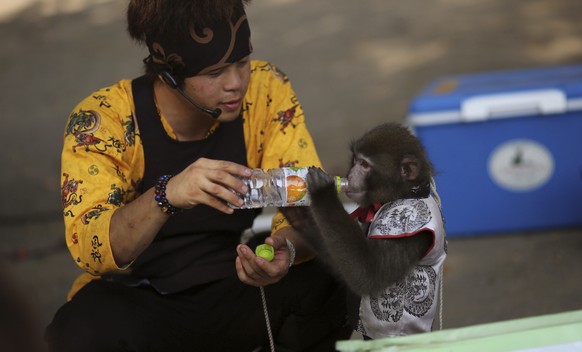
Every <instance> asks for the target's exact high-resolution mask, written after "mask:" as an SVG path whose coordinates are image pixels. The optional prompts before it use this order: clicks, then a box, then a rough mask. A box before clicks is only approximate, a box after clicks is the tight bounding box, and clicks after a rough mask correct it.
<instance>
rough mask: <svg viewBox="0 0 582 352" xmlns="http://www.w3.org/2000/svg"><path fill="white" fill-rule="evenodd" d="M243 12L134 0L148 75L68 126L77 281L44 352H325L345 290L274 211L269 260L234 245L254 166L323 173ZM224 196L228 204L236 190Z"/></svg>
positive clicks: (232, 3) (68, 221) (295, 106)
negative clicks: (273, 349) (256, 54)
mask: <svg viewBox="0 0 582 352" xmlns="http://www.w3.org/2000/svg"><path fill="white" fill-rule="evenodd" d="M245 4H246V2H244V1H241V0H221V1H216V0H197V1H187V0H178V1H176V0H132V1H130V3H129V7H128V12H127V19H128V32H129V34H130V36H131V37H132V38H134V39H135V40H137V41H138V42H141V43H144V44H146V45H147V47H148V50H149V53H150V55H149V56H148V57H147V58H146V59H145V60H144V62H145V66H146V74H145V75H144V76H142V77H140V78H137V79H134V80H121V81H119V82H118V83H116V84H114V85H112V86H110V87H107V88H104V89H101V90H98V91H96V92H94V93H93V94H91V95H90V96H89V97H87V98H86V99H84V100H83V101H81V102H80V103H79V104H78V105H77V106H76V107H75V108H74V110H73V112H72V113H71V115H70V117H69V120H68V123H67V126H66V130H65V137H64V146H63V154H62V175H63V176H62V201H63V208H64V218H65V227H66V240H67V245H68V247H69V250H70V252H71V254H72V255H73V258H74V260H75V261H76V262H77V264H78V265H79V266H80V267H81V268H83V269H84V270H85V271H86V273H85V274H83V275H82V276H81V277H79V278H78V279H77V280H76V282H75V283H74V285H73V287H72V289H71V292H70V293H69V297H68V299H69V302H67V303H66V304H65V305H64V306H63V307H62V308H61V309H60V310H59V311H58V312H57V314H56V315H55V318H54V320H53V322H52V323H51V324H50V325H49V327H48V328H47V335H46V339H47V341H48V343H49V345H50V347H51V349H52V350H54V351H69V350H71V351H78V350H83V351H92V350H95V351H145V350H148V351H223V350H224V351H234V350H236V351H253V350H260V349H261V348H263V350H266V346H267V345H268V336H267V325H266V322H265V316H264V312H263V310H262V305H261V304H262V302H261V297H260V292H259V289H258V288H256V287H259V286H261V287H262V286H264V287H265V292H266V302H267V306H268V308H269V309H268V316H269V319H270V322H271V327H272V332H273V336H274V339H275V344H276V345H277V350H289V351H326V350H330V351H331V350H334V344H335V341H336V340H338V339H345V338H348V337H349V334H350V332H349V328H348V327H347V326H346V325H345V324H344V323H345V322H344V317H345V308H344V302H343V297H344V294H343V288H342V287H341V286H340V285H338V283H337V282H336V281H335V279H334V278H332V277H330V276H329V274H328V273H326V272H325V271H324V270H323V269H322V268H321V267H320V266H319V265H318V264H317V263H315V262H313V261H310V260H309V259H310V258H312V256H313V253H311V251H310V249H309V248H308V247H307V246H306V245H305V244H304V243H303V242H302V241H301V240H300V237H299V236H298V234H297V233H296V232H295V230H293V229H292V228H291V227H290V226H289V225H288V223H287V221H286V220H285V218H284V217H283V216H282V215H281V214H280V213H277V214H276V215H275V216H274V218H273V226H272V233H271V235H270V236H268V237H267V238H266V239H265V240H264V241H265V242H266V243H268V244H270V245H272V246H273V247H274V249H275V258H274V259H273V261H272V262H267V261H265V260H264V259H262V258H260V257H257V256H255V255H254V253H253V246H252V245H250V244H249V245H247V244H242V243H240V238H241V234H242V232H243V231H244V230H245V229H247V228H249V227H250V226H251V225H252V222H253V219H254V218H255V217H256V216H257V215H258V212H257V211H255V210H234V209H232V208H231V207H229V206H228V205H227V204H228V203H230V204H233V205H235V206H240V205H242V200H241V199H239V198H238V197H237V195H236V194H235V192H238V193H243V194H244V193H246V192H247V191H248V189H247V188H246V186H245V185H244V184H243V182H242V181H241V178H244V177H247V176H248V175H249V174H250V170H249V169H250V168H263V169H268V168H272V167H281V166H308V165H316V166H317V165H319V164H320V161H319V158H318V156H317V154H316V151H315V149H314V145H313V141H312V139H311V136H310V134H309V132H308V131H307V128H306V126H305V120H304V116H303V110H302V108H301V105H300V104H299V102H298V100H297V97H296V95H295V93H294V91H293V89H292V87H291V84H290V82H289V79H288V77H287V76H286V75H285V74H283V73H282V72H281V71H280V70H278V69H277V68H276V67H275V66H274V65H272V64H270V63H267V62H263V61H251V60H250V54H251V51H252V46H251V42H250V29H249V26H248V20H247V18H246V15H245V12H244V6H245ZM233 191H234V192H233Z"/></svg>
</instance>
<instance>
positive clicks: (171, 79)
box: [160, 70, 222, 119]
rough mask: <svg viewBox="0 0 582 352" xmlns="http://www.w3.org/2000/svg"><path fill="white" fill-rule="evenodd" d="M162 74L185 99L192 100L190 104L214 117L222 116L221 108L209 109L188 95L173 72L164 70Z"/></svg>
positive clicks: (169, 84) (171, 86)
mask: <svg viewBox="0 0 582 352" xmlns="http://www.w3.org/2000/svg"><path fill="white" fill-rule="evenodd" d="M160 74H161V75H162V79H163V80H164V82H166V84H167V85H168V86H170V88H172V89H175V90H176V91H178V93H180V95H181V96H183V97H184V99H186V100H188V102H190V104H192V105H194V106H195V107H196V108H198V109H199V110H201V111H203V112H205V113H207V114H209V115H210V116H212V118H214V119H217V118H218V117H219V116H220V114H222V110H220V109H219V108H216V109H214V110H212V109H209V108H207V107H204V106H202V105H200V104H198V103H197V102H195V101H194V99H192V98H190V97H189V96H188V94H186V92H184V90H182V88H180V86H179V85H178V82H176V79H175V78H174V76H172V74H171V73H170V72H168V71H165V70H163V71H162V72H161V73H160Z"/></svg>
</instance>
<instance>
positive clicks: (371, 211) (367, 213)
mask: <svg viewBox="0 0 582 352" xmlns="http://www.w3.org/2000/svg"><path fill="white" fill-rule="evenodd" d="M382 205H383V204H380V203H373V204H372V205H370V206H367V207H364V208H362V207H360V208H358V209H356V210H354V211H353V212H352V213H351V214H350V216H351V217H352V218H354V219H355V218H358V221H359V222H361V223H365V222H372V219H374V216H375V215H376V212H377V211H378V209H380V208H381V207H382Z"/></svg>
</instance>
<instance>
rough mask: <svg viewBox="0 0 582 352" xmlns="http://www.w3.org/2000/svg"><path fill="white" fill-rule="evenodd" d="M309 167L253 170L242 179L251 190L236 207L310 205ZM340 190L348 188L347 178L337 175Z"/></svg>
mask: <svg viewBox="0 0 582 352" xmlns="http://www.w3.org/2000/svg"><path fill="white" fill-rule="evenodd" d="M307 171H308V168H307V167H283V168H276V169H269V170H263V169H252V170H251V176H250V177H249V178H244V179H243V181H244V182H245V184H246V185H247V186H248V187H249V191H248V192H247V193H246V194H244V195H240V196H241V198H242V199H243V200H244V204H243V205H242V206H241V207H240V208H238V207H235V206H233V205H230V206H231V207H232V208H237V209H251V208H264V207H290V206H307V205H309V204H310V202H311V198H310V197H309V192H307V182H306V177H307ZM335 179H336V187H337V190H338V193H339V192H340V191H345V190H347V186H348V181H347V179H345V178H340V177H336V178H335Z"/></svg>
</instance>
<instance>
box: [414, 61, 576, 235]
mask: <svg viewBox="0 0 582 352" xmlns="http://www.w3.org/2000/svg"><path fill="white" fill-rule="evenodd" d="M407 123H408V125H409V126H410V127H411V128H412V129H413V130H414V132H415V133H416V134H417V136H418V137H419V138H420V140H421V141H422V143H423V145H424V146H425V148H426V150H427V153H428V154H429V158H430V159H431V161H432V163H433V164H434V167H435V170H436V172H437V175H436V177H435V180H436V183H437V190H438V192H439V195H440V197H441V200H442V203H443V213H444V216H445V221H446V228H447V234H448V235H449V236H468V235H479V234H491V233H498V232H515V231H527V230H542V229H551V228H563V227H578V226H580V225H582V65H572V66H559V67H549V68H538V69H522V70H516V71H502V72H491V73H482V74H472V75H460V76H450V77H443V78H440V79H437V80H435V81H433V82H431V83H430V84H429V85H428V86H427V87H426V88H425V90H424V91H423V92H421V93H420V94H419V95H418V96H417V97H416V98H415V99H414V101H413V102H412V103H411V106H410V113H409V115H408V117H407Z"/></svg>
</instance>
